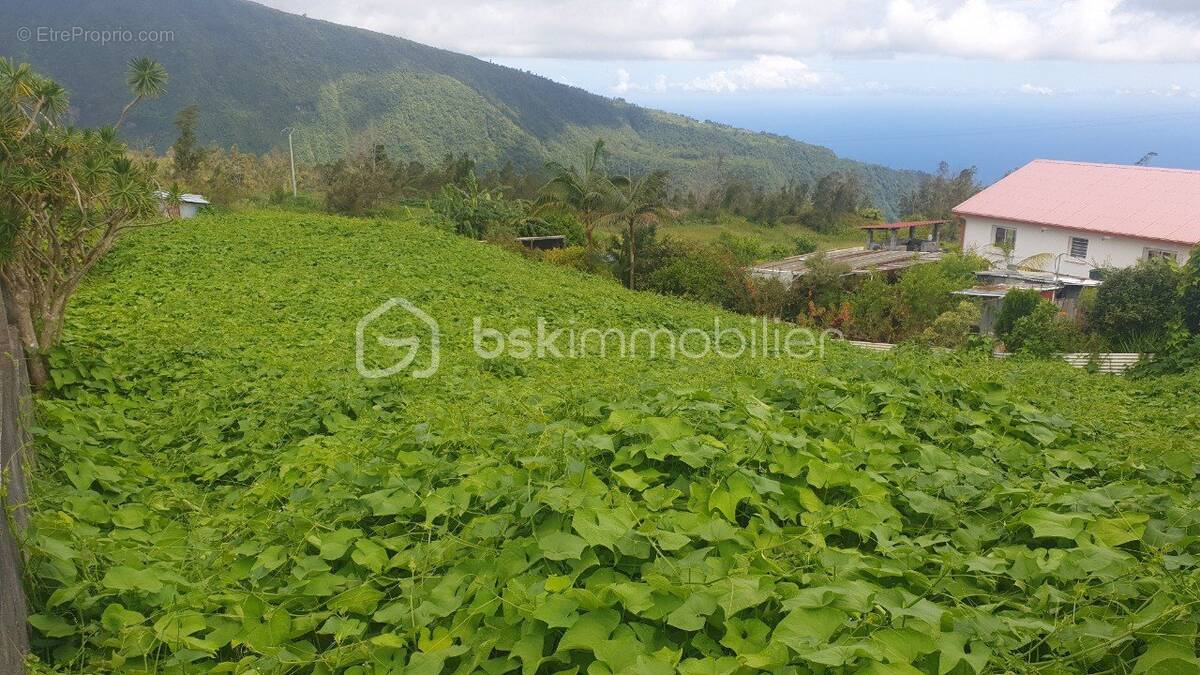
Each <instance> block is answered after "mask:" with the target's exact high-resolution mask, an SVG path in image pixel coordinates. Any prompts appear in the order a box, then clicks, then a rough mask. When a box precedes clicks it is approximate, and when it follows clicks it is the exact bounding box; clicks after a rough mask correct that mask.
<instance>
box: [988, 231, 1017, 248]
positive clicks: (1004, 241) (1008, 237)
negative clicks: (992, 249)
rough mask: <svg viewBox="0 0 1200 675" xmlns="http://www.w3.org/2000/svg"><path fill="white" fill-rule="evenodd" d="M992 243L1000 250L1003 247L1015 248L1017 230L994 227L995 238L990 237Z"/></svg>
mask: <svg viewBox="0 0 1200 675" xmlns="http://www.w3.org/2000/svg"><path fill="white" fill-rule="evenodd" d="M992 243H993V244H995V245H996V246H998V247H1000V248H1004V247H1005V246H1016V244H1017V230H1016V228H1012V227H999V226H997V227H996V232H995V236H994V237H992Z"/></svg>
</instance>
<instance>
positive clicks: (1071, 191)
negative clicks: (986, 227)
mask: <svg viewBox="0 0 1200 675" xmlns="http://www.w3.org/2000/svg"><path fill="white" fill-rule="evenodd" d="M954 213H955V214H957V215H960V216H982V217H985V218H998V219H1001V220H1015V221H1019V222H1023V223H1034V224H1038V225H1049V226H1054V227H1063V228H1067V229H1072V230H1080V231H1084V232H1098V233H1101V234H1109V235H1115V236H1121V237H1134V238H1137V239H1153V240H1156V241H1166V242H1171V243H1176V244H1186V245H1188V246H1194V245H1195V244H1196V243H1197V242H1200V171H1186V170H1183V169H1160V168H1157V167H1148V166H1128V165H1123V164H1088V163H1084V162H1060V161H1054V160H1048V159H1038V160H1034V161H1032V162H1030V163H1028V164H1026V165H1025V166H1023V167H1021V168H1020V169H1017V170H1016V171H1014V172H1012V173H1011V174H1009V175H1007V176H1005V177H1004V178H1002V179H1000V180H999V181H998V182H996V183H995V184H994V185H992V186H991V187H989V188H987V189H985V190H984V191H982V192H980V193H979V194H977V195H975V196H974V197H971V198H970V199H968V200H967V201H965V202H963V203H962V204H959V205H958V206H957V207H955V209H954Z"/></svg>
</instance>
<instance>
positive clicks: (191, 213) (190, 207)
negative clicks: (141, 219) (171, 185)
mask: <svg viewBox="0 0 1200 675" xmlns="http://www.w3.org/2000/svg"><path fill="white" fill-rule="evenodd" d="M154 196H155V197H158V202H159V209H160V210H161V211H162V212H163V213H167V211H168V209H167V207H168V204H167V196H168V195H167V193H166V192H163V191H162V190H159V191H158V192H155V193H154ZM208 204H209V201H208V200H207V199H205V198H204V197H203V196H202V195H194V194H191V193H187V192H185V193H183V194H181V195H179V217H180V218H195V217H196V214H197V213H199V212H200V208H201V207H204V206H207V205H208Z"/></svg>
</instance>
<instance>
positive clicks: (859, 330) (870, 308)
mask: <svg viewBox="0 0 1200 675" xmlns="http://www.w3.org/2000/svg"><path fill="white" fill-rule="evenodd" d="M895 309H896V301H895V290H894V289H893V288H892V285H891V284H889V283H888V282H887V279H885V278H884V277H883V275H880V274H872V275H870V276H868V277H867V278H866V280H865V281H863V283H862V285H860V286H859V287H858V289H857V290H856V291H855V292H854V295H853V297H852V298H851V299H850V316H851V329H852V332H853V333H854V337H857V338H862V339H864V340H872V341H875V342H891V341H892V340H894V339H895V337H896V317H895V315H894V312H895Z"/></svg>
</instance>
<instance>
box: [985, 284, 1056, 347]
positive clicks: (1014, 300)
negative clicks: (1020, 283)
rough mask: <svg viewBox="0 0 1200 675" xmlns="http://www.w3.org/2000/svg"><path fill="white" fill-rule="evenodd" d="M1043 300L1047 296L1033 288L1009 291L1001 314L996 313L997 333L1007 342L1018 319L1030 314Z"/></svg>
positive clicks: (1001, 306) (1002, 305)
mask: <svg viewBox="0 0 1200 675" xmlns="http://www.w3.org/2000/svg"><path fill="white" fill-rule="evenodd" d="M1043 300H1045V298H1043V297H1042V294H1041V293H1039V292H1037V291H1035V290H1033V289H1031V288H1018V289H1015V290H1011V291H1009V292H1008V293H1007V294H1006V295H1005V296H1004V301H1003V303H1002V304H1001V305H1000V312H999V314H997V315H996V325H995V331H996V335H997V336H998V337H999V338H1000V339H1001V340H1005V341H1006V342H1007V337H1008V334H1009V333H1010V332H1012V329H1013V326H1014V325H1016V323H1017V320H1018V319H1020V318H1021V317H1024V316H1028V315H1029V314H1030V313H1031V312H1033V310H1034V309H1036V308H1037V306H1038V305H1039V304H1040V303H1041V302H1042V301H1043Z"/></svg>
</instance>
